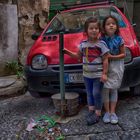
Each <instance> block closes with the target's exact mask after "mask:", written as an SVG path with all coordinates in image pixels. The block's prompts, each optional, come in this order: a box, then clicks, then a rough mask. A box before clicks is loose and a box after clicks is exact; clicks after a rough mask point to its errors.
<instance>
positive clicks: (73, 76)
mask: <svg viewBox="0 0 140 140" xmlns="http://www.w3.org/2000/svg"><path fill="white" fill-rule="evenodd" d="M83 81H84V80H83V74H82V73H65V83H83Z"/></svg>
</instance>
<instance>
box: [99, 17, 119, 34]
mask: <svg viewBox="0 0 140 140" xmlns="http://www.w3.org/2000/svg"><path fill="white" fill-rule="evenodd" d="M109 18H112V19H113V20H114V21H115V22H116V26H117V30H116V32H115V34H116V35H118V34H119V23H118V20H117V19H116V18H115V17H114V16H111V15H110V16H107V17H106V18H105V19H104V20H103V32H102V35H105V34H107V33H106V31H105V24H106V21H107V20H108V19H109Z"/></svg>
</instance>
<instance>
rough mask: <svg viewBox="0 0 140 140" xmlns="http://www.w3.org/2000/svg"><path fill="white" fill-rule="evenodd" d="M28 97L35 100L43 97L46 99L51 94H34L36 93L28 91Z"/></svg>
mask: <svg viewBox="0 0 140 140" xmlns="http://www.w3.org/2000/svg"><path fill="white" fill-rule="evenodd" d="M29 93H30V95H31V96H33V97H35V98H43V97H48V96H50V95H51V94H50V93H46V92H36V91H29Z"/></svg>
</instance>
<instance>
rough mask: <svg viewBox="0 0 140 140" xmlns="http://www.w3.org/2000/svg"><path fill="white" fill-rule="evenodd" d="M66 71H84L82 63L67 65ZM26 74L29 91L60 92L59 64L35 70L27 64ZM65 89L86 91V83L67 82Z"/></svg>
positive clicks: (68, 90)
mask: <svg viewBox="0 0 140 140" xmlns="http://www.w3.org/2000/svg"><path fill="white" fill-rule="evenodd" d="M64 70H65V72H66V73H74V72H79V73H82V65H81V64H80V65H78V66H77V65H73V66H67V67H65V68H64ZM25 76H26V78H27V84H28V89H29V91H36V92H47V93H59V92H60V77H59V66H58V65H57V66H52V67H48V68H47V69H46V70H33V69H32V68H31V67H30V66H25ZM65 91H67V92H71V91H75V92H85V87H84V83H65Z"/></svg>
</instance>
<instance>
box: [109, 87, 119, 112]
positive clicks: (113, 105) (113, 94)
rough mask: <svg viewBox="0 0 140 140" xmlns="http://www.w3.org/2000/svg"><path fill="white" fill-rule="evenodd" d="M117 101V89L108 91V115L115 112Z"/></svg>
mask: <svg viewBox="0 0 140 140" xmlns="http://www.w3.org/2000/svg"><path fill="white" fill-rule="evenodd" d="M117 101H118V91H117V89H111V91H110V113H115V112H116V104H117Z"/></svg>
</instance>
